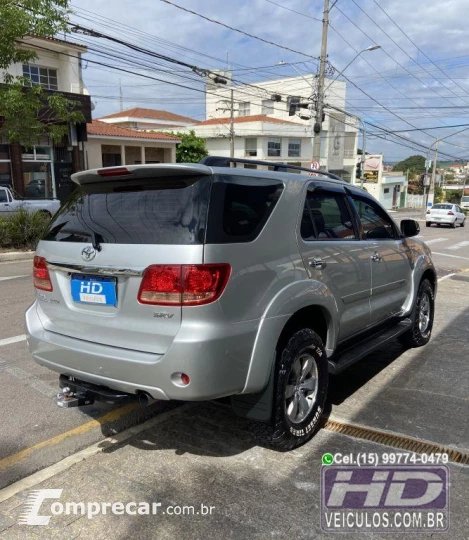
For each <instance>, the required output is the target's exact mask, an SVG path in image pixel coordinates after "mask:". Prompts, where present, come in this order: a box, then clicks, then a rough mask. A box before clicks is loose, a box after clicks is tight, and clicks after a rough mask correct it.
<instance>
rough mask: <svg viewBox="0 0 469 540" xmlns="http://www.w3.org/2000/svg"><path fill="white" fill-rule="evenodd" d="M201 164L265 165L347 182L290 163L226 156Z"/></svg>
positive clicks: (217, 165)
mask: <svg viewBox="0 0 469 540" xmlns="http://www.w3.org/2000/svg"><path fill="white" fill-rule="evenodd" d="M199 163H200V164H201V165H207V167H230V163H245V164H247V165H263V166H265V167H273V169H274V171H275V172H279V171H288V170H289V169H292V170H295V171H305V172H308V173H311V172H315V173H317V174H321V175H323V176H327V177H329V178H332V179H333V180H340V181H341V182H345V180H343V179H342V178H340V176H336V175H335V174H332V173H330V172H326V171H319V170H317V169H307V168H306V167H298V165H289V164H288V163H276V162H275V161H261V160H257V159H243V158H232V157H224V156H207V157H204V158H202V159H201V160H200V161H199Z"/></svg>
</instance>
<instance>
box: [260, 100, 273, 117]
mask: <svg viewBox="0 0 469 540" xmlns="http://www.w3.org/2000/svg"><path fill="white" fill-rule="evenodd" d="M262 114H263V115H264V116H266V115H268V114H274V102H273V101H272V100H271V99H263V100H262Z"/></svg>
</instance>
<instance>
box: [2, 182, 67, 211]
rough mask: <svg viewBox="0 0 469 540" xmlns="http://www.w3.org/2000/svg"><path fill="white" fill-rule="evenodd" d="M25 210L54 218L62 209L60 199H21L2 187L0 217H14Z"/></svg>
mask: <svg viewBox="0 0 469 540" xmlns="http://www.w3.org/2000/svg"><path fill="white" fill-rule="evenodd" d="M21 208H24V210H26V212H28V213H32V212H42V213H43V214H45V215H46V216H49V217H52V216H54V215H55V213H56V212H57V210H58V209H59V208H60V201H59V200H58V199H20V198H17V197H15V195H14V194H13V193H12V192H11V191H10V189H9V188H7V187H2V186H0V216H1V217H7V216H12V215H13V214H14V213H15V212H18V211H19V210H20V209H21Z"/></svg>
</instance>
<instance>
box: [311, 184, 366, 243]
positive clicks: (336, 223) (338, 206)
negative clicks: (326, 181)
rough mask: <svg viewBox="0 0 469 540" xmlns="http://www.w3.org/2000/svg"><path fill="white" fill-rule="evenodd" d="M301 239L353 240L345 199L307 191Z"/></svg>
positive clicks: (353, 235) (335, 195)
mask: <svg viewBox="0 0 469 540" xmlns="http://www.w3.org/2000/svg"><path fill="white" fill-rule="evenodd" d="M301 237H302V238H303V239H304V240H354V239H355V238H356V235H355V231H354V228H353V225H352V218H351V216H350V212H349V209H348V207H347V203H346V202H345V197H344V196H343V195H338V194H335V193H315V192H314V191H313V192H310V191H308V194H307V196H306V201H305V206H304V209H303V216H302V220H301Z"/></svg>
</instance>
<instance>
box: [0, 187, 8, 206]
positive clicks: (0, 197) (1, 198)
mask: <svg viewBox="0 0 469 540" xmlns="http://www.w3.org/2000/svg"><path fill="white" fill-rule="evenodd" d="M2 202H8V195H7V192H6V190H5V189H1V188H0V203H2Z"/></svg>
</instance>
